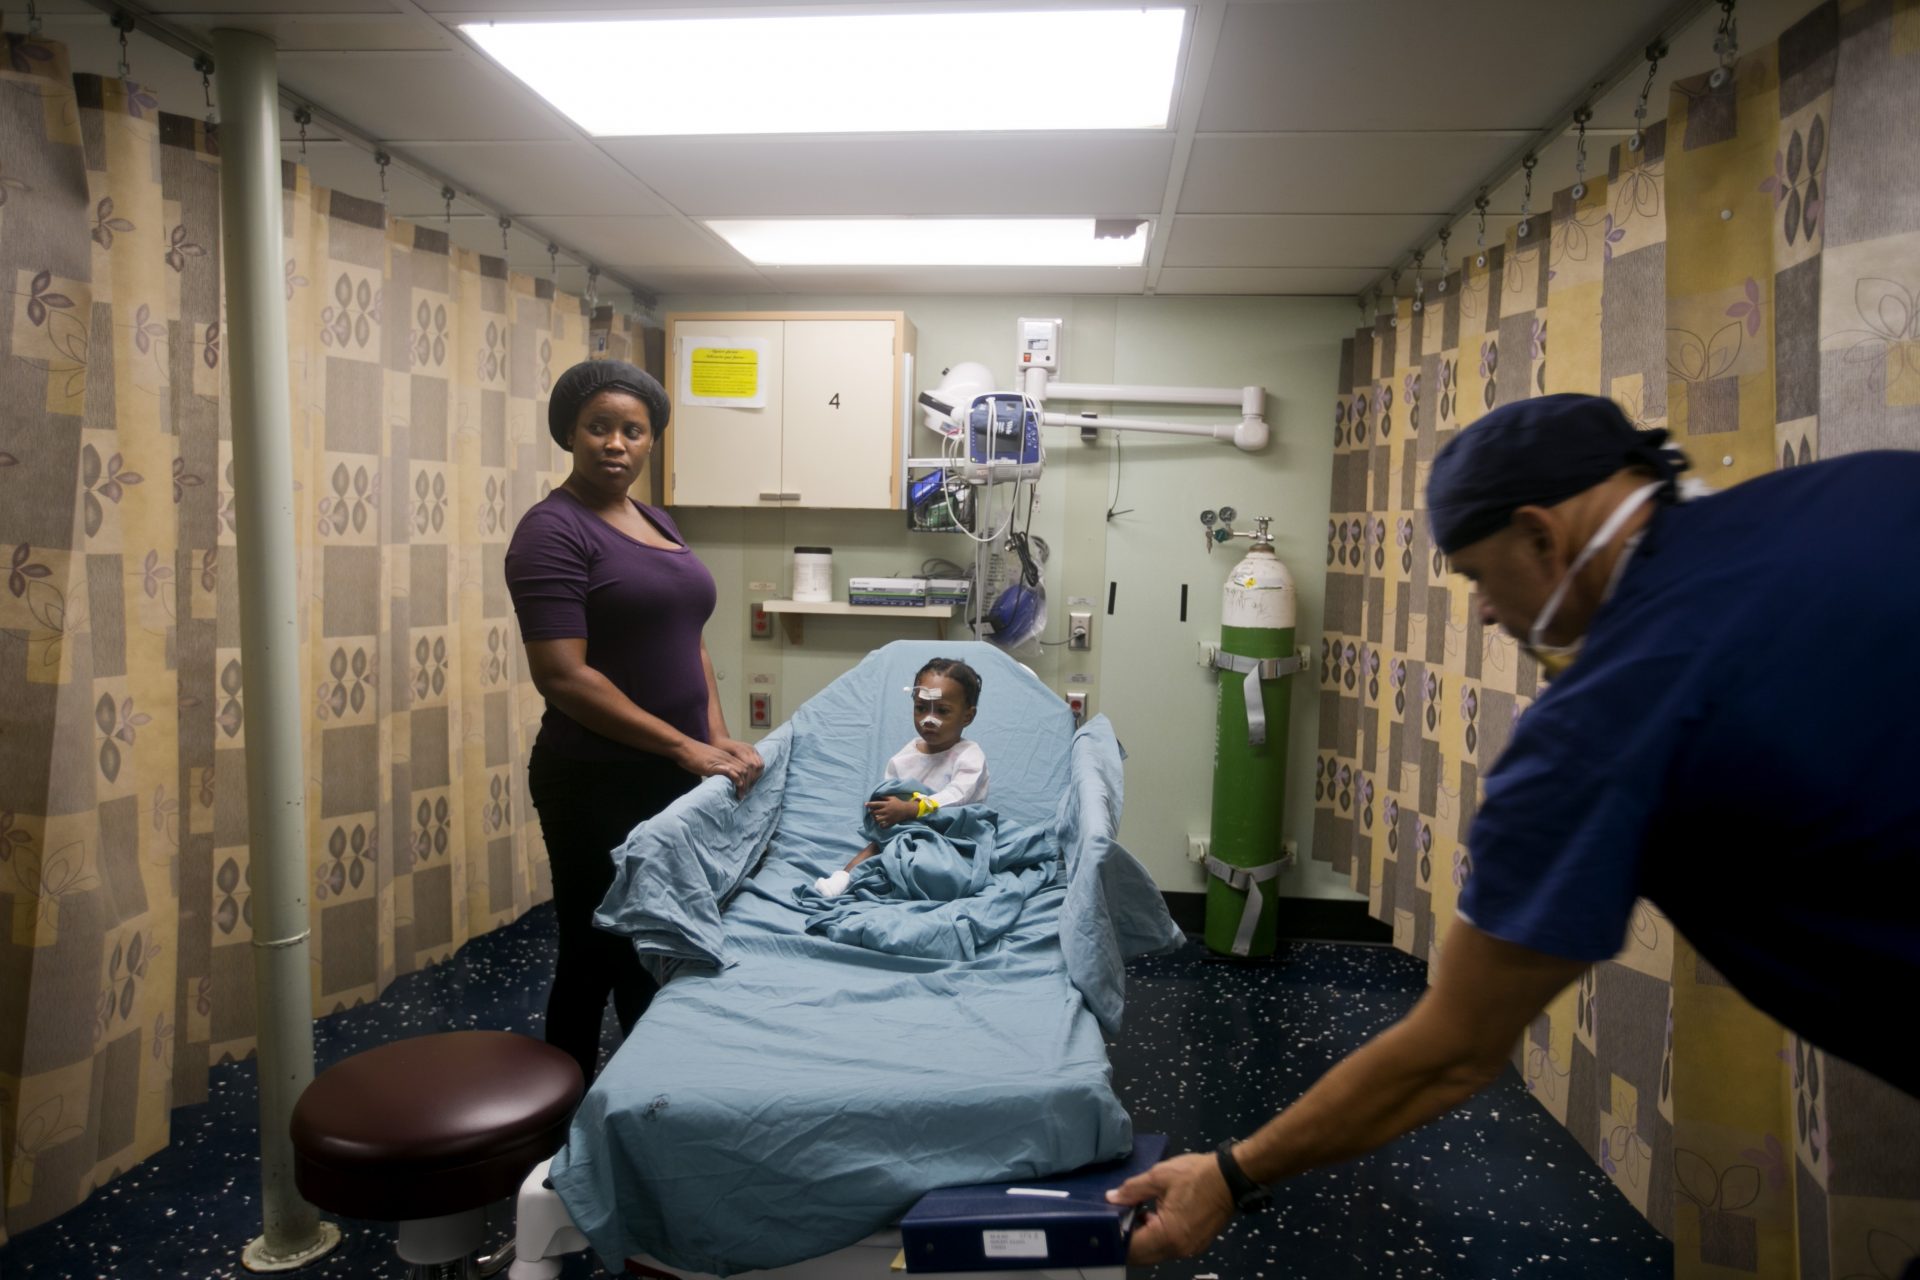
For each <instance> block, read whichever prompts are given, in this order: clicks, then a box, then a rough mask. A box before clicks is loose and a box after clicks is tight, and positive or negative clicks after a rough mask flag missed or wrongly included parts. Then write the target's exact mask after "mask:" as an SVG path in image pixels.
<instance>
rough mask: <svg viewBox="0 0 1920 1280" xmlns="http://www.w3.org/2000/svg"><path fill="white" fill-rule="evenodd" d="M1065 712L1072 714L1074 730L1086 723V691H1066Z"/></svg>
mask: <svg viewBox="0 0 1920 1280" xmlns="http://www.w3.org/2000/svg"><path fill="white" fill-rule="evenodd" d="M1067 710H1069V711H1071V712H1073V724H1074V727H1075V728H1076V729H1077V728H1079V727H1080V726H1081V725H1083V724H1085V723H1086V722H1087V691H1086V690H1085V689H1069V690H1068V691H1067Z"/></svg>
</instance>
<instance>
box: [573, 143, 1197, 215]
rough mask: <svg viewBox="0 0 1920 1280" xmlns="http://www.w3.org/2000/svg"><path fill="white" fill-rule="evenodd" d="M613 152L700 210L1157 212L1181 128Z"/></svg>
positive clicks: (674, 200)
mask: <svg viewBox="0 0 1920 1280" xmlns="http://www.w3.org/2000/svg"><path fill="white" fill-rule="evenodd" d="M601 145H602V147H603V148H604V149H605V150H606V152H607V153H608V154H609V155H611V156H613V157H614V158H615V159H617V160H619V161H620V162H621V163H622V164H624V165H625V166H626V167H627V168H628V169H630V170H631V171H632V172H633V173H634V174H636V175H637V176H639V177H640V179H641V180H642V181H644V182H646V184H647V185H648V186H650V187H652V188H653V189H654V190H655V191H658V192H659V193H660V195H661V196H662V198H664V199H665V200H667V201H668V202H669V203H671V204H672V205H673V206H674V207H676V208H678V209H680V210H682V211H684V212H686V213H689V214H693V215H695V216H699V217H718V216H736V217H749V216H756V215H759V216H783V215H799V214H819V215H833V214H866V215H884V214H927V213H931V214H967V213H998V214H1023V213H1026V214H1033V213H1041V214H1045V213H1074V214H1089V213H1098V214H1152V213H1158V212H1159V210H1160V205H1161V202H1162V196H1163V193H1164V191H1165V189H1166V179H1167V165H1168V163H1169V161H1170V160H1171V158H1172V155H1173V138H1172V136H1171V135H1169V134H1166V133H1157V132H1156V133H1146V134H1140V133H1129V134H1120V135H1089V134H1084V133H1082V134H1073V135H1070V136H1069V135H1058V134H1053V135H1046V136H1039V137H1035V136H1030V135H1017V134H994V135H969V134H939V135H934V136H926V137H914V138H903V137H897V136H887V137H828V136H813V135H809V136H806V137H780V138H768V137H751V138H608V139H603V140H602V142H601Z"/></svg>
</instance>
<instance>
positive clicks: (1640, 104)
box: [1627, 40, 1667, 151]
mask: <svg viewBox="0 0 1920 1280" xmlns="http://www.w3.org/2000/svg"><path fill="white" fill-rule="evenodd" d="M1666 56H1667V46H1666V45H1665V44H1664V43H1663V42H1661V41H1659V40H1655V41H1654V42H1653V43H1652V44H1650V45H1648V46H1647V82H1646V83H1645V84H1643V85H1641V86H1640V96H1639V98H1637V99H1636V100H1635V101H1634V104H1633V136H1632V137H1631V138H1628V139H1627V150H1629V151H1638V150H1639V149H1640V148H1641V147H1643V146H1645V145H1646V143H1647V129H1646V125H1647V95H1649V94H1651V93H1652V92H1653V78H1654V76H1655V75H1657V74H1659V71H1660V59H1662V58H1664V57H1666Z"/></svg>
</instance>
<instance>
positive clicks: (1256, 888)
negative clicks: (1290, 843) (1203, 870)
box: [1207, 854, 1287, 956]
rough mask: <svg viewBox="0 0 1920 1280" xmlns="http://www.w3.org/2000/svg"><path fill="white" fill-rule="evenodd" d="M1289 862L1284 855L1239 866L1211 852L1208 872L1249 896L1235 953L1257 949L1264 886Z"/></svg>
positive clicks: (1241, 916)
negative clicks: (1256, 940)
mask: <svg viewBox="0 0 1920 1280" xmlns="http://www.w3.org/2000/svg"><path fill="white" fill-rule="evenodd" d="M1286 865H1287V860H1286V859H1285V858H1281V859H1280V860H1278V861H1276V862H1263V863H1261V864H1260V865H1259V866H1257V867H1236V866H1234V865H1233V864H1232V863H1231V862H1222V861H1220V859H1218V858H1216V857H1214V856H1213V855H1212V854H1208V855H1207V874H1208V875H1210V876H1213V877H1215V878H1216V879H1220V880H1224V881H1226V882H1227V887H1228V888H1229V889H1238V890H1240V891H1242V892H1244V893H1245V894H1246V895H1247V905H1246V907H1245V908H1243V909H1242V910H1241V912H1240V928H1239V929H1238V930H1236V931H1235V932H1234V935H1233V954H1235V955H1237V956H1244V955H1246V954H1247V953H1248V952H1249V951H1251V950H1253V931H1254V930H1255V929H1257V928H1259V926H1260V906H1261V902H1262V899H1261V896H1260V886H1261V885H1262V884H1264V883H1265V882H1267V881H1268V880H1271V879H1273V878H1274V877H1275V876H1277V875H1279V874H1280V869H1281V868H1282V867H1284V866H1286Z"/></svg>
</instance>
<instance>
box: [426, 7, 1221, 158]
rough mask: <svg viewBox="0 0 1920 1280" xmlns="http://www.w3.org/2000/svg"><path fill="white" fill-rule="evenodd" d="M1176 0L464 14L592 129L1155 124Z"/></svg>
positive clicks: (897, 129)
mask: <svg viewBox="0 0 1920 1280" xmlns="http://www.w3.org/2000/svg"><path fill="white" fill-rule="evenodd" d="M1185 26H1186V10H1184V9H1168V8H1145V9H1142V8H1134V9H1050V10H1038V11H1035V10H1027V11H1022V12H1004V11H1003V12H991V13H979V12H962V13H857V14H848V13H839V14H809V15H801V16H747V17H719V18H635V19H622V20H618V21H584V22H467V23H462V24H461V25H460V30H461V31H462V32H463V33H465V35H466V36H467V38H468V39H470V40H472V41H473V42H474V43H475V44H477V45H478V46H479V47H480V48H481V49H482V50H484V51H485V52H486V53H487V54H488V55H489V56H490V57H492V58H493V59H494V60H495V61H497V62H498V63H499V64H500V65H501V66H503V67H505V68H506V69H507V70H508V71H510V72H512V73H513V74H514V75H516V76H518V77H519V78H520V79H521V80H523V81H525V82H526V84H527V85H528V86H529V87H530V88H532V89H533V91H534V92H535V93H538V94H539V95H540V96H541V97H543V98H545V99H546V100H547V101H548V102H550V103H552V104H553V105H554V106H555V107H557V108H559V109H560V110H561V111H562V112H564V113H565V114H566V115H567V116H568V117H569V118H570V119H572V120H573V121H574V123H576V124H578V125H579V126H580V127H581V128H583V129H585V130H586V131H587V132H588V133H591V134H595V135H597V136H601V137H610V136H611V137H637V136H659V135H669V134H756V133H923V132H978V131H995V130H1031V129H1164V128H1166V127H1167V120H1168V116H1169V114H1170V112H1171V109H1172V103H1173V81H1174V74H1175V70H1176V67H1177V61H1178V57H1179V52H1180V46H1181V39H1182V36H1183V34H1184V31H1185Z"/></svg>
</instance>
